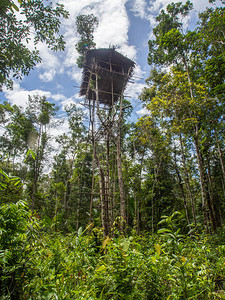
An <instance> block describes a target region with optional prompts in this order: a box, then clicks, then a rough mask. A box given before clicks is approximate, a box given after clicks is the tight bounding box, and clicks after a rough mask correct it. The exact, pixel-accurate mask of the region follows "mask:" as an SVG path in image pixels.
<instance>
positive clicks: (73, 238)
mask: <svg viewBox="0 0 225 300" xmlns="http://www.w3.org/2000/svg"><path fill="white" fill-rule="evenodd" d="M180 216H181V214H180V213H179V212H175V213H174V214H172V215H171V216H164V217H163V218H162V221H161V222H160V225H161V224H163V225H164V229H161V230H159V235H158V236H156V235H155V236H154V235H152V236H149V235H146V236H136V237H134V236H133V237H132V236H130V237H124V236H119V237H118V238H109V237H108V236H107V237H104V238H103V232H102V230H99V229H97V228H92V226H93V225H92V224H90V225H89V226H88V227H87V228H86V229H85V230H82V228H80V229H79V230H78V232H77V233H70V234H67V235H62V234H60V233H57V232H52V233H47V232H43V231H42V230H41V227H40V224H39V222H37V219H36V218H35V217H34V216H32V215H31V213H30V212H29V211H28V209H27V206H26V204H25V203H24V202H18V203H16V204H6V205H3V206H2V207H1V209H0V217H1V218H0V228H1V239H0V243H1V249H2V250H1V255H0V271H1V287H2V290H1V296H2V297H7V296H8V297H10V296H11V297H13V296H14V295H16V296H17V299H27V298H31V299H33V298H34V299H45V298H47V299H74V298H77V299H118V300H119V299H194V298H196V299H223V297H224V294H225V293H224V284H225V260H224V257H225V256H224V254H225V246H224V238H223V235H221V234H219V235H218V236H217V237H216V236H214V239H211V238H210V237H208V236H206V235H204V234H202V235H198V234H197V233H196V234H195V235H192V236H191V237H188V236H184V235H183V234H181V233H180V229H179V225H180ZM218 241H219V243H218Z"/></svg>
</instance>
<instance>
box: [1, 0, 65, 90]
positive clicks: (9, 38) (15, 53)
mask: <svg viewBox="0 0 225 300" xmlns="http://www.w3.org/2000/svg"><path fill="white" fill-rule="evenodd" d="M18 2H19V3H18V6H17V5H15V4H14V2H13V1H10V0H3V1H1V4H0V61H1V67H0V88H2V86H3V85H4V84H5V85H6V86H7V87H8V88H10V87H12V79H11V78H12V77H13V78H16V79H19V78H21V77H22V76H23V75H28V74H29V72H30V70H31V69H33V68H34V66H35V65H36V64H37V63H38V62H40V61H41V57H40V55H39V51H38V50H37V49H36V47H35V50H32V51H31V50H29V48H28V47H27V44H28V43H29V41H30V39H31V38H30V32H31V31H30V29H31V28H32V29H33V31H32V32H33V33H34V43H35V45H36V44H37V43H38V42H44V43H46V44H47V45H48V47H49V48H50V49H51V50H53V51H57V50H64V48H65V41H64V40H63V36H62V35H60V34H59V29H60V24H61V20H60V18H61V17H63V18H68V12H67V11H65V9H64V7H63V5H62V4H58V3H57V4H56V7H55V8H53V5H52V3H49V4H46V3H45V2H44V1H42V0H29V1H18ZM14 10H15V11H16V12H17V13H20V14H21V15H23V16H24V18H23V21H22V20H18V19H17V16H16V14H15V11H14Z"/></svg>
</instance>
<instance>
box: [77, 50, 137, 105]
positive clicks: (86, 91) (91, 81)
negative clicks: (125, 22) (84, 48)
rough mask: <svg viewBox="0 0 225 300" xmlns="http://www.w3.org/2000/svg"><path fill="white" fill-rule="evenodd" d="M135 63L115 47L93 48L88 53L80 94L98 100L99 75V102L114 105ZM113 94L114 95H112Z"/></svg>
mask: <svg viewBox="0 0 225 300" xmlns="http://www.w3.org/2000/svg"><path fill="white" fill-rule="evenodd" d="M134 66H135V63H134V62H133V61H132V60H130V59H129V58H127V57H125V56H123V55H122V54H120V53H118V52H117V51H116V50H115V49H93V50H89V51H88V52H87V53H86V57H85V64H84V68H83V80H82V83H81V88H80V95H81V96H86V99H90V100H96V92H95V89H96V76H98V95H99V102H100V103H102V104H106V105H112V103H113V102H116V101H117V100H118V98H119V97H120V96H121V94H122V93H123V91H124V89H125V87H126V84H127V82H128V80H129V79H130V77H131V76H132V73H133V69H134ZM112 94H113V95H112Z"/></svg>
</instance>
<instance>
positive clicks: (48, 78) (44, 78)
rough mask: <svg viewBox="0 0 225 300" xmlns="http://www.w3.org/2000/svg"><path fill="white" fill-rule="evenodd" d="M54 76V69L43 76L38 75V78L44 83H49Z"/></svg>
mask: <svg viewBox="0 0 225 300" xmlns="http://www.w3.org/2000/svg"><path fill="white" fill-rule="evenodd" d="M55 74H56V70H55V69H50V70H49V71H45V72H44V73H43V74H40V75H39V78H40V79H41V80H42V81H44V82H50V81H52V80H53V79H54V77H55Z"/></svg>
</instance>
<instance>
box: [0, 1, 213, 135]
mask: <svg viewBox="0 0 225 300" xmlns="http://www.w3.org/2000/svg"><path fill="white" fill-rule="evenodd" d="M54 1H55V0H53V1H52V2H53V3H54ZM57 2H59V3H62V4H64V6H65V8H66V9H67V10H68V11H69V13H70V17H69V19H68V20H63V21H62V27H61V30H62V33H63V34H64V37H65V40H66V43H67V44H66V50H65V51H64V52H60V53H59V52H58V53H53V52H51V51H50V50H49V49H48V48H47V47H46V45H44V44H39V45H38V48H39V50H40V55H41V57H42V62H41V63H40V64H38V65H37V66H36V67H35V69H34V70H32V71H31V72H30V75H29V76H27V77H24V78H23V80H21V81H17V82H15V83H14V89H13V91H9V90H6V89H4V91H3V93H1V98H0V99H1V101H3V100H8V101H10V102H11V103H12V104H17V105H20V106H24V105H25V104H26V102H27V99H28V95H36V94H39V95H40V96H43V95H45V96H46V97H47V98H48V99H49V101H53V102H54V103H56V104H57V105H58V106H59V107H60V110H59V116H58V118H60V117H63V115H64V106H65V105H67V104H69V103H74V102H77V101H82V98H80V97H79V85H80V81H81V72H82V70H81V69H78V67H77V66H76V59H77V57H78V54H77V52H76V50H75V44H76V43H77V41H78V39H79V36H78V35H77V33H76V26H75V21H76V16H77V15H78V14H90V13H93V14H94V15H95V16H97V17H98V19H99V26H98V28H97V29H96V31H95V34H94V37H95V42H96V44H97V48H104V47H106V48H108V47H109V46H112V45H114V46H116V47H117V51H119V52H121V53H122V54H123V55H125V56H127V57H129V58H130V59H132V60H134V61H135V62H136V64H137V65H136V68H135V73H134V81H135V83H134V84H130V85H128V86H127V90H126V92H125V94H127V95H130V97H131V98H129V100H130V101H131V103H132V105H133V107H134V113H133V115H132V117H133V119H135V118H138V117H139V116H141V115H142V113H143V110H142V107H141V103H140V101H139V100H138V95H140V93H141V91H142V89H143V87H144V80H145V79H146V78H147V77H148V74H149V71H150V66H149V65H148V64H147V55H148V44H147V43H148V40H149V39H150V38H152V37H153V36H152V29H153V28H154V26H155V25H156V23H155V17H156V16H157V15H158V13H159V11H160V9H162V8H165V7H166V5H167V4H169V3H171V2H172V1H168V0H156V1H152V0H151V1H150V0H94V1H90V0H79V1H77V0H60V1H57ZM173 2H178V1H173ZM183 2H185V1H183ZM193 4H194V11H193V13H192V15H191V18H190V19H188V20H186V22H187V25H188V26H189V27H190V28H191V27H193V26H194V25H195V23H196V20H197V14H198V12H200V11H202V10H204V8H205V7H206V6H209V2H208V0H194V1H193ZM29 47H30V48H31V49H32V47H33V45H32V43H30V44H29ZM67 129H68V124H67V122H65V123H64V125H62V126H61V127H60V128H58V129H55V130H56V132H55V134H60V133H62V132H65V131H67Z"/></svg>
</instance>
